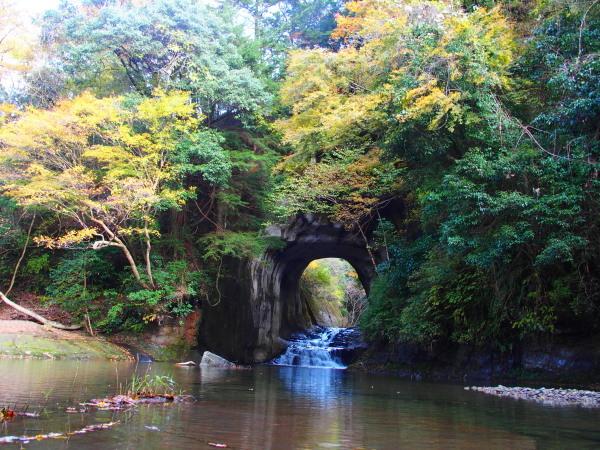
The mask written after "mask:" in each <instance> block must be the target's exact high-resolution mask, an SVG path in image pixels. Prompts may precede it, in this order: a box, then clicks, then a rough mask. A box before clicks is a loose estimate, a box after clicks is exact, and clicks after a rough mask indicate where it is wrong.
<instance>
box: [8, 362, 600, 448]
mask: <svg viewBox="0 0 600 450" xmlns="http://www.w3.org/2000/svg"><path fill="white" fill-rule="evenodd" d="M134 372H137V373H138V374H141V375H143V374H145V373H147V372H148V373H150V374H152V375H154V374H157V375H170V376H172V377H173V378H174V379H175V380H176V381H177V382H178V383H179V385H180V387H181V389H183V390H184V391H185V393H186V394H191V395H193V396H194V397H195V398H196V401H195V402H193V403H186V404H170V405H143V406H139V407H138V408H137V410H138V414H136V415H133V416H132V417H131V419H130V420H129V421H128V422H127V423H122V424H120V425H118V426H116V427H113V428H110V429H107V430H100V431H95V432H92V433H88V434H84V435H76V436H71V437H70V438H69V439H56V440H43V441H39V442H38V441H32V442H30V443H28V444H26V445H25V447H26V448H73V449H75V448H76V449H86V448H108V449H112V448H114V449H128V448H131V449H138V448H143V449H159V448H161V449H162V448H165V449H167V448H168V449H188V448H207V449H208V448H214V447H211V446H209V445H208V444H209V443H217V444H226V445H227V447H228V448H234V449H271V448H272V449H279V448H281V449H284V448H285V449H313V448H317V449H318V448H366V449H371V448H374V449H397V448H486V449H487V448H502V449H507V448H600V411H599V410H591V409H583V408H578V407H568V408H554V407H548V406H541V405H537V404H530V403H525V402H521V401H515V400H511V399H499V398H494V397H489V396H486V395H484V394H481V393H478V392H469V391H465V390H464V389H463V385H456V384H441V383H432V382H424V381H409V380H406V379H403V378H399V377H396V376H391V375H380V374H363V373H351V372H347V371H343V370H332V369H306V368H293V367H271V366H257V367H255V368H253V369H252V370H220V369H202V370H200V369H198V368H179V367H175V366H173V365H172V364H162V363H161V364H159V363H152V364H138V365H136V364H135V363H110V362H95V361H82V362H74V361H41V360H0V407H2V406H10V407H14V405H17V407H16V409H17V410H20V409H21V407H22V406H23V405H30V406H29V411H34V410H40V409H41V406H42V405H43V404H44V403H45V402H46V400H45V399H46V397H47V398H48V402H47V406H46V408H45V411H44V414H43V415H42V417H41V418H38V419H28V418H23V417H19V418H16V419H15V420H13V421H11V422H7V423H4V424H2V425H1V426H0V437H3V436H23V435H37V434H43V433H50V432H65V431H74V430H77V429H80V428H83V427H84V426H86V425H89V424H96V423H103V422H110V421H114V420H123V419H124V418H125V417H126V416H128V415H129V413H124V412H112V411H92V412H89V413H86V414H79V413H77V414H68V413H66V408H67V407H70V406H77V404H78V403H79V402H81V401H85V400H89V399H91V398H95V397H103V396H109V395H114V394H117V393H118V392H119V385H123V384H126V383H127V381H128V380H129V379H130V377H131V375H132V374H133V373H134ZM148 427H152V429H149V428H148ZM19 446H20V445H18V444H6V445H3V446H0V447H4V448H19Z"/></svg>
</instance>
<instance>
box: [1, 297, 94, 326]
mask: <svg viewBox="0 0 600 450" xmlns="http://www.w3.org/2000/svg"><path fill="white" fill-rule="evenodd" d="M0 299H2V301H3V302H4V303H6V304H7V305H8V306H10V307H11V308H14V309H16V310H17V311H19V312H22V313H23V314H27V315H28V316H29V317H32V318H34V319H35V320H37V321H38V322H41V323H43V324H44V325H48V326H51V327H53V328H58V329H59V330H69V331H72V330H79V329H81V328H83V325H81V324H80V325H63V324H62V323H58V322H55V321H54V320H49V319H46V318H45V317H42V316H40V315H39V314H36V313H34V312H33V311H31V310H30V309H27V308H25V307H23V306H21V305H17V304H16V303H15V302H13V301H10V300H9V299H8V297H6V295H4V294H3V293H2V292H0Z"/></svg>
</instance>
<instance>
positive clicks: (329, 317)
mask: <svg viewBox="0 0 600 450" xmlns="http://www.w3.org/2000/svg"><path fill="white" fill-rule="evenodd" d="M299 289H300V295H301V298H302V302H303V303H304V304H305V305H306V309H307V312H308V314H309V316H310V318H311V322H312V324H313V325H317V326H320V327H336V328H347V327H354V326H357V324H358V320H359V319H360V316H361V315H362V313H363V312H364V311H365V309H366V308H367V294H366V292H365V289H364V287H363V285H362V283H361V281H360V279H359V277H358V273H357V272H356V270H355V269H354V267H352V265H351V264H350V263H349V262H348V261H346V260H345V259H342V258H322V259H316V260H313V261H311V262H310V263H309V264H308V266H307V267H306V268H305V269H304V271H303V272H302V275H301V276H300V285H299Z"/></svg>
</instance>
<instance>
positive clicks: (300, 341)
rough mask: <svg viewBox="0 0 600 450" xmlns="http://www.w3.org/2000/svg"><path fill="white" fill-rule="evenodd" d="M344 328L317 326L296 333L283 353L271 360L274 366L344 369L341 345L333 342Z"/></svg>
mask: <svg viewBox="0 0 600 450" xmlns="http://www.w3.org/2000/svg"><path fill="white" fill-rule="evenodd" d="M343 330H345V328H332V327H330V328H323V327H318V328H315V329H313V330H312V331H307V332H306V333H305V334H297V335H295V336H293V337H291V338H290V339H289V340H288V341H286V342H287V343H288V348H287V349H286V351H285V353H283V354H282V355H281V356H279V357H277V358H275V359H274V360H273V361H271V364H272V365H275V366H297V367H312V368H328V369H345V368H346V366H345V365H344V364H342V350H343V347H338V346H335V345H334V344H333V340H334V339H335V338H336V336H337V335H338V334H339V333H340V332H342V331H343Z"/></svg>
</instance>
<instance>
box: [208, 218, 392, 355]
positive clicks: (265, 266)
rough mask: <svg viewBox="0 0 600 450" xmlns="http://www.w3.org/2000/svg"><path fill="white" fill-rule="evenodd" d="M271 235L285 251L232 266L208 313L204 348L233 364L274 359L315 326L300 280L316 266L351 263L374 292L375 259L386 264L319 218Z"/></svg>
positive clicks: (297, 221)
mask: <svg viewBox="0 0 600 450" xmlns="http://www.w3.org/2000/svg"><path fill="white" fill-rule="evenodd" d="M267 232H268V233H269V234H270V235H271V236H277V237H280V238H282V239H283V240H284V241H285V242H286V246H285V248H284V249H283V250H281V251H274V250H272V251H269V252H267V253H266V254H264V255H263V256H262V257H261V258H260V259H256V260H231V261H228V263H227V266H228V267H227V269H228V273H229V274H230V276H229V277H227V278H223V279H222V280H221V282H220V283H219V288H220V289H219V290H220V292H221V293H222V298H221V301H220V302H219V304H218V305H217V306H215V307H207V308H204V318H203V321H202V325H201V329H200V340H201V342H200V344H201V346H202V347H205V348H206V349H207V350H211V351H213V352H215V353H218V354H221V355H223V356H225V357H227V358H229V359H233V360H239V361H245V362H260V361H265V360H267V359H270V358H271V357H273V356H274V355H276V354H277V353H278V352H279V351H280V350H281V349H282V346H283V345H284V344H283V343H282V341H281V337H287V335H289V333H291V332H294V331H297V330H299V329H300V328H304V327H307V326H310V325H311V323H310V318H309V316H308V312H307V310H306V307H305V305H304V304H303V301H302V298H301V295H300V290H299V283H300V276H301V275H302V272H303V271H304V269H305V268H306V267H307V266H308V264H309V263H310V262H311V261H314V260H316V259H322V258H341V259H345V260H346V261H348V262H349V263H350V265H352V267H353V268H354V269H355V270H356V273H357V274H358V277H359V279H360V281H361V283H362V285H363V287H364V289H365V292H367V293H368V292H369V288H370V286H371V283H372V281H373V277H374V274H375V267H374V264H373V262H374V261H373V259H375V263H379V262H381V260H382V257H381V255H380V254H379V253H375V254H372V255H370V254H369V252H368V250H367V247H366V244H365V242H364V240H363V239H360V238H358V237H357V236H356V235H353V234H350V233H348V232H347V231H346V230H344V229H343V228H342V227H341V226H340V225H339V224H337V223H331V222H330V221H329V220H327V219H326V218H323V217H321V216H317V215H303V216H299V217H297V218H296V219H295V220H294V221H293V222H292V223H291V224H290V225H288V226H286V227H275V226H272V227H269V228H267Z"/></svg>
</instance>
